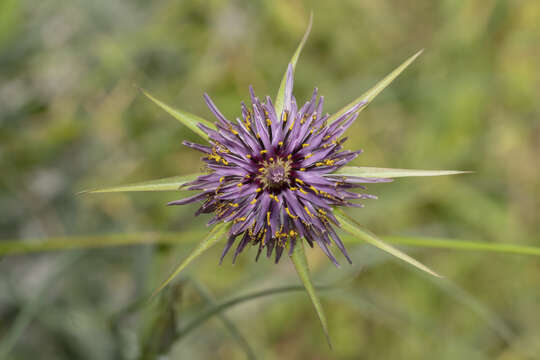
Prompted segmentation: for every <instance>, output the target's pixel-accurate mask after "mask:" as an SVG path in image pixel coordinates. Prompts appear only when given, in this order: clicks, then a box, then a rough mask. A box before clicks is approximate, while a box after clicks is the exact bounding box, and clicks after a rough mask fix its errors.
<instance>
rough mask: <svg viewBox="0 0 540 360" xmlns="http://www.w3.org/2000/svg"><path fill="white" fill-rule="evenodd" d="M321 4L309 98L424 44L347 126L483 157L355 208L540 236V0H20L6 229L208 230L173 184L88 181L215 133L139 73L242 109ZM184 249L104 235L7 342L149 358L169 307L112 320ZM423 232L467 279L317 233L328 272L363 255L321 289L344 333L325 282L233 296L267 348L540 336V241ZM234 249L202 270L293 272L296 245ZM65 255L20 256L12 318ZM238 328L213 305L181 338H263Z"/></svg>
mask: <svg viewBox="0 0 540 360" xmlns="http://www.w3.org/2000/svg"><path fill="white" fill-rule="evenodd" d="M311 10H313V12H314V25H313V29H312V32H311V36H310V39H309V40H308V42H307V43H306V46H305V48H304V50H303V53H302V56H301V58H300V60H299V62H298V67H297V69H296V72H295V74H296V83H295V94H296V97H297V98H298V99H301V100H303V99H305V98H307V96H309V95H310V93H311V90H312V88H313V87H314V86H317V87H319V90H320V92H321V93H322V94H324V95H325V100H326V110H327V111H329V112H333V111H337V110H338V109H340V108H341V107H342V106H344V105H345V104H347V103H349V102H350V101H352V100H353V99H354V98H356V97H357V96H359V95H360V94H361V93H362V92H363V91H365V90H366V89H368V88H369V87H371V86H372V85H374V84H375V83H376V82H377V81H378V80H380V78H381V77H382V76H384V75H385V74H387V73H388V72H389V71H390V70H392V69H393V68H394V67H395V66H397V65H398V64H400V63H401V62H402V61H403V59H405V58H407V57H408V56H410V54H411V53H413V52H414V51H416V50H417V49H420V48H425V49H426V50H425V52H424V53H423V54H422V56H421V57H420V58H419V59H418V60H417V61H416V62H415V63H414V64H413V65H412V66H411V67H409V68H408V69H407V70H406V71H405V72H404V73H403V74H402V75H401V76H400V78H398V79H397V80H396V81H395V82H394V83H393V84H392V85H391V86H390V87H389V88H387V89H386V90H385V91H384V92H383V93H382V94H381V95H379V97H377V99H376V100H375V101H374V102H373V103H372V104H370V106H369V107H368V108H366V110H365V111H363V112H362V114H361V116H360V117H359V119H358V121H357V122H356V123H355V124H354V125H353V126H352V127H351V129H350V131H349V135H350V136H349V141H348V143H347V145H348V147H350V148H362V149H364V150H365V153H364V154H363V155H362V156H361V157H360V158H358V159H357V160H355V164H353V165H356V166H379V167H395V168H423V169H466V170H473V171H475V173H474V174H472V175H467V176H460V177H455V178H454V177H453V178H428V179H403V180H398V181H395V182H394V183H392V184H378V185H372V186H370V187H369V189H370V192H371V193H373V194H376V195H378V196H379V200H376V201H370V202H368V203H367V204H366V208H365V209H359V210H357V211H352V212H351V214H352V215H353V216H354V217H355V218H356V219H358V220H359V221H360V222H361V223H362V224H365V225H366V226H367V227H368V228H369V229H371V230H372V231H373V232H375V233H376V234H378V235H400V236H403V235H405V236H410V237H417V236H423V237H436V238H438V237H442V238H455V239H477V240H480V241H484V242H493V243H497V244H501V245H502V244H503V243H504V244H510V245H520V244H521V245H523V244H528V245H535V246H538V245H540V236H539V234H540V222H539V221H538V209H539V208H540V173H539V172H538V170H537V166H535V164H537V163H538V161H537V153H538V152H539V151H540V122H539V121H538V119H539V115H540V104H539V102H538V99H539V98H540V88H539V85H538V84H540V72H539V71H538V62H539V60H540V30H539V27H538V23H540V3H538V2H536V1H524V2H518V1H503V0H487V1H478V0H476V1H469V2H452V1H443V2H432V1H428V0H421V1H405V2H394V1H387V0H382V1H377V2H373V1H367V0H360V1H356V0H355V1H349V0H347V1H342V2H339V4H338V3H334V2H328V1H323V0H313V1H285V0H277V1H271V2H270V1H249V2H248V1H240V0H238V1H223V0H215V1H206V2H205V1H176V0H161V1H157V2H140V1H136V2H128V1H115V2H109V1H104V0H96V1H91V2H87V1H82V0H75V1H71V2H65V1H59V0H50V1H47V2H39V3H36V2H32V1H28V0H27V1H9V0H4V1H0V170H1V174H2V176H1V177H0V238H1V239H16V238H20V239H26V238H47V237H61V236H64V235H66V234H96V233H120V232H128V233H140V232H154V233H155V232H178V231H181V232H185V236H186V237H190V241H191V240H192V239H191V237H192V236H193V235H192V234H194V233H197V232H198V231H202V229H204V223H205V220H206V219H202V218H201V219H199V218H196V219H193V216H192V213H193V212H194V207H190V206H186V207H181V208H180V207H175V208H167V207H165V206H164V204H165V203H166V202H167V201H170V200H174V197H173V198H172V199H171V194H170V193H152V194H114V195H103V196H95V197H76V196H74V194H75V193H76V192H78V191H80V190H82V189H85V188H93V187H98V186H104V185H108V184H116V183H127V182H137V181H142V180H145V179H152V178H165V177H169V176H178V175H184V174H189V173H193V172H197V171H199V170H200V163H199V154H197V153H195V152H193V151H191V150H188V149H187V148H185V147H183V146H182V145H181V141H182V140H183V139H186V138H187V139H190V140H192V141H198V139H197V137H196V135H194V134H192V133H190V131H189V130H188V129H186V128H184V127H182V126H181V125H179V124H178V123H177V122H176V121H175V120H174V119H172V118H170V116H169V115H167V114H166V113H164V112H162V111H161V110H160V109H158V108H157V107H156V106H155V105H154V104H152V103H151V102H149V101H148V100H147V99H145V98H144V97H143V96H140V95H139V93H138V91H137V89H136V88H135V87H134V86H132V85H133V84H136V85H138V86H141V87H143V88H145V89H147V90H148V91H150V92H151V93H152V94H154V95H155V96H156V97H157V98H159V99H161V100H163V101H164V102H166V103H167V104H170V105H173V106H175V107H178V108H181V109H184V110H186V111H189V112H192V113H194V114H197V115H201V116H203V117H206V118H210V117H211V115H210V112H209V110H207V109H206V107H205V105H204V101H203V100H202V93H203V92H204V91H207V92H208V93H209V94H210V95H211V96H212V97H213V99H214V101H215V102H216V104H217V105H218V106H219V107H220V108H221V109H222V111H223V113H224V114H225V115H226V116H229V117H235V116H237V114H238V113H239V112H238V110H239V102H240V100H242V99H244V100H246V99H247V98H248V92H247V87H248V85H249V84H253V86H254V87H255V91H256V92H257V94H259V95H266V94H268V95H271V96H272V95H274V94H275V92H276V91H277V88H278V86H279V82H280V80H281V76H282V74H283V71H284V70H285V66H286V64H287V62H288V61H289V59H290V56H291V54H292V52H293V51H294V49H295V47H296V46H297V44H298V41H299V40H300V38H301V37H302V34H303V31H304V30H305V25H306V23H307V21H308V18H309V13H310V11H311ZM505 246H506V245H505ZM348 247H349V248H353V249H354V248H355V247H354V245H353V244H348ZM186 250H187V248H184V247H178V249H177V248H176V247H171V246H170V245H164V244H162V245H157V246H153V247H133V248H119V249H106V250H96V251H93V252H89V253H88V254H87V256H86V257H85V261H84V262H80V263H75V264H74V265H73V266H72V267H71V268H70V271H69V273H66V274H65V275H64V276H62V279H61V280H58V284H57V285H58V286H55V287H52V288H51V289H50V293H51V294H49V296H50V301H48V302H47V303H46V304H45V305H44V307H41V308H40V311H39V312H38V313H37V314H36V316H35V318H34V320H33V321H32V322H31V323H30V324H29V326H28V327H27V328H26V331H24V333H23V334H22V336H21V337H20V338H19V341H18V342H17V343H16V344H15V346H14V347H13V349H12V352H11V353H10V355H9V358H10V359H11V358H14V359H27V358H28V359H29V358H35V356H36V354H39V355H40V358H43V359H122V358H124V359H135V358H138V357H140V356H141V353H140V351H141V349H140V344H141V341H142V340H141V339H144V338H145V336H146V335H145V334H146V333H145V331H147V330H146V329H148V328H149V327H151V324H152V323H153V322H152V319H153V318H155V317H157V316H159V315H160V314H161V313H162V311H165V308H163V309H162V308H160V307H156V306H148V307H143V308H140V309H138V310H137V311H136V312H134V313H131V314H128V315H126V316H123V317H122V318H121V319H119V320H118V321H117V323H116V324H115V329H116V330H114V331H113V330H112V329H111V328H110V327H109V326H108V325H107V324H108V321H109V319H110V317H111V316H112V315H113V314H116V313H117V312H118V311H120V310H121V309H123V308H125V307H126V306H128V304H130V303H131V301H133V300H134V299H137V298H140V297H142V296H143V295H144V294H148V293H149V292H150V291H151V290H153V289H155V287H156V286H157V285H158V284H159V281H162V280H163V278H164V277H165V276H166V274H167V273H168V271H170V269H171V268H172V267H173V265H174V264H176V263H177V262H178V259H179V257H182V256H183V255H185V253H186ZM413 250H414V249H410V250H409V252H411V253H412V255H414V257H415V258H418V259H419V260H421V261H422V262H423V263H425V264H426V265H428V266H430V267H431V268H434V269H436V270H437V271H438V272H439V273H441V274H444V275H445V278H446V279H447V280H451V281H452V283H453V284H455V286H456V287H455V288H454V287H449V288H446V289H445V290H444V291H443V290H441V288H440V287H438V286H434V284H433V283H431V282H430V281H429V280H426V278H424V277H422V276H419V275H418V273H417V272H414V271H412V272H408V271H403V270H404V269H406V268H405V267H402V266H400V265H399V264H397V263H394V262H387V261H386V259H387V258H386V257H383V258H380V256H381V255H380V254H379V253H377V252H373V251H372V250H369V249H367V248H365V247H359V248H358V251H353V255H354V256H353V260H354V263H355V265H354V266H353V267H352V268H351V267H349V268H347V267H345V266H344V267H343V268H342V269H341V270H337V269H333V268H332V267H331V266H329V264H328V261H327V259H325V258H324V256H323V255H321V254H319V253H318V252H315V251H313V252H309V260H310V265H311V267H312V269H313V270H314V272H315V281H316V282H317V279H318V278H319V277H332V276H338V275H340V274H343V273H344V272H346V271H349V270H346V269H350V270H351V271H359V269H363V270H362V272H361V273H360V276H358V277H357V278H356V279H355V280H354V281H353V282H352V284H351V285H350V286H349V287H346V288H345V289H344V290H343V291H344V294H343V295H335V296H332V297H328V298H323V299H322V300H323V306H324V307H325V311H326V315H327V318H328V322H329V330H330V333H331V334H332V339H333V345H334V352H332V353H331V352H329V350H328V349H327V348H326V344H324V341H323V338H322V335H321V333H320V328H319V324H318V323H317V320H316V319H314V316H313V311H312V308H311V305H310V303H309V300H308V299H307V298H306V297H305V294H302V293H298V294H296V295H285V296H280V297H279V299H277V298H276V299H274V298H268V299H261V300H257V301H253V302H250V303H246V304H243V305H241V306H238V307H236V308H234V309H231V310H230V311H228V312H227V315H228V316H229V319H230V320H231V321H232V322H234V323H235V325H236V326H237V327H238V329H239V331H240V332H241V333H242V335H243V336H245V337H246V339H247V340H248V341H249V343H250V345H251V346H253V347H254V348H255V349H256V351H257V355H258V357H259V358H264V359H274V358H285V359H295V358H309V359H324V358H344V359H357V358H366V359H380V358H399V359H432V358H434V357H435V358H438V359H455V358H466V359H502V360H507V359H523V358H534V355H535V354H538V353H540V343H538V341H537V339H538V338H539V336H540V326H539V325H538V324H540V317H539V315H538V311H537V309H538V302H539V301H540V295H539V292H538V286H537V284H538V283H539V281H540V275H539V274H540V272H539V271H538V260H537V259H536V257H518V256H506V255H500V254H488V253H463V252H448V251H446V250H437V249H424V250H419V249H416V250H414V251H413ZM219 253H220V249H217V248H216V249H212V250H210V252H209V253H208V254H207V255H205V256H204V257H202V258H201V260H200V262H199V263H197V264H193V267H192V268H190V270H188V271H189V274H190V275H191V276H196V277H197V278H198V280H199V281H201V282H202V283H204V284H206V285H207V286H208V287H209V288H211V289H212V290H213V292H214V293H215V296H216V298H217V299H218V300H219V299H222V298H223V297H233V295H234V294H236V292H237V291H240V290H243V291H244V290H245V291H247V290H261V289H264V288H267V287H271V286H285V285H290V284H291V282H289V278H291V277H292V275H294V269H293V268H292V266H291V265H290V264H287V262H283V263H282V264H281V265H279V266H273V265H271V264H269V263H268V262H267V261H263V260H261V261H259V263H258V264H254V263H253V262H252V259H251V255H252V254H244V256H242V257H241V258H240V259H239V261H238V263H237V264H236V265H235V266H234V267H233V266H231V265H229V264H228V263H224V265H222V266H217V258H218V257H219ZM253 256H254V254H253ZM377 259H379V260H380V261H375V260H377ZM61 264H62V259H61V258H59V257H57V256H55V255H54V254H44V255H38V254H35V255H27V256H23V257H4V258H2V259H1V261H0V339H3V338H5V336H7V335H6V334H9V332H10V331H12V329H13V326H16V325H15V324H16V318H17V316H18V315H19V314H21V313H22V312H23V311H24V310H23V309H24V304H27V303H28V301H29V300H30V299H32V298H34V297H35V296H36V294H38V293H39V289H40V285H41V284H43V283H44V282H45V281H46V279H47V278H48V275H52V274H54V271H55V269H57V268H58V267H59V266H60V265H61ZM6 284H12V286H8V285H6ZM294 284H297V283H294ZM182 289H183V290H182V292H181V293H182V296H178V297H175V296H171V297H170V298H169V299H170V300H169V302H168V305H167V307H166V308H167V309H168V310H167V311H169V313H168V314H169V316H171V315H170V314H173V315H174V316H175V317H177V320H178V323H179V324H185V322H183V320H184V318H185V317H192V316H194V314H195V312H196V311H195V310H197V311H199V310H202V307H204V304H205V301H204V299H202V298H201V296H200V295H198V294H197V292H196V291H195V290H194V289H193V288H190V286H189V285H182ZM463 292H464V293H467V294H468V295H470V296H471V298H472V299H474V301H475V303H474V304H480V305H482V306H483V307H484V308H485V309H488V310H489V314H495V315H496V316H497V319H499V320H498V321H499V322H502V323H503V324H504V326H505V328H508V329H510V330H511V332H512V334H513V335H512V336H511V337H510V338H508V337H501V336H500V333H498V332H497V331H494V330H493V327H492V323H490V322H489V321H488V320H486V317H482V316H474V314H475V312H474V310H473V308H474V306H473V307H471V306H469V305H467V303H468V304H472V303H471V302H465V303H464V302H459V301H456V300H455V299H456V297H459V296H460V294H463ZM452 294H453V295H454V296H453V295H452ZM173 300H174V302H173ZM226 331H227V330H226V329H224V328H223V327H222V326H221V324H220V323H219V321H218V319H217V318H216V319H212V320H211V321H209V322H207V323H205V324H204V325H203V326H202V327H201V328H199V329H198V330H197V331H195V332H194V333H193V334H192V336H189V337H187V338H186V339H184V340H183V341H182V342H181V343H180V344H179V346H174V344H170V348H168V349H167V351H168V353H169V354H170V355H171V358H175V357H182V358H192V359H205V358H223V359H236V358H243V357H244V356H245V355H244V352H243V350H242V348H241V347H240V346H238V344H237V342H236V341H235V340H234V338H232V337H230V336H225V334H226ZM531 354H532V355H531Z"/></svg>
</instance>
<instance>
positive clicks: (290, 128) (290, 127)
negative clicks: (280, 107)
mask: <svg viewBox="0 0 540 360" xmlns="http://www.w3.org/2000/svg"><path fill="white" fill-rule="evenodd" d="M293 126H294V120H293V121H292V124H291V126H289V130H292V128H293Z"/></svg>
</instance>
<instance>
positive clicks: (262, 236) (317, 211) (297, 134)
mask: <svg viewBox="0 0 540 360" xmlns="http://www.w3.org/2000/svg"><path fill="white" fill-rule="evenodd" d="M292 88H293V68H292V65H290V64H289V67H288V70H287V81H286V86H285V99H284V105H283V111H282V112H281V113H280V114H276V110H275V108H274V105H273V104H272V101H271V99H270V97H268V96H267V97H266V98H265V100H264V101H261V100H259V99H258V98H257V97H256V96H255V94H254V92H253V88H251V87H250V95H251V106H249V107H248V106H246V105H245V104H244V103H242V119H239V118H237V119H236V121H230V120H228V119H227V118H225V116H223V114H222V113H221V112H220V111H219V110H218V108H217V107H216V106H215V105H214V103H213V102H212V100H211V99H210V97H209V96H208V95H206V94H205V95H204V99H205V101H206V103H207V104H208V107H209V108H210V110H211V111H212V112H213V114H214V115H215V116H216V118H217V120H218V121H217V122H216V130H214V129H211V128H209V127H207V126H205V125H203V124H200V123H199V124H198V127H199V128H200V129H201V130H202V131H204V132H205V133H206V134H207V135H208V137H209V142H210V145H200V144H195V143H191V142H188V141H184V142H183V143H184V145H186V146H189V147H191V148H193V149H196V150H198V151H201V152H203V153H204V154H205V156H204V157H203V161H204V162H205V163H206V166H207V168H208V174H205V175H202V176H199V177H198V178H197V179H196V180H195V181H192V182H190V183H187V184H186V185H185V186H187V187H188V189H189V190H199V191H202V192H200V193H198V194H197V195H194V196H191V197H189V198H186V199H182V200H178V201H173V202H170V203H169V205H183V204H188V203H192V202H195V201H201V202H202V206H201V207H200V208H199V210H198V211H197V212H196V215H199V214H202V213H214V218H213V219H212V220H210V222H209V223H208V225H213V224H216V223H219V222H227V223H230V224H231V227H230V230H229V238H228V241H227V244H226V245H225V248H224V249H223V253H222V255H221V259H220V262H221V261H222V260H223V258H224V256H225V255H226V254H227V252H228V251H229V250H230V249H231V247H232V246H233V245H234V243H235V242H236V243H237V244H236V249H235V251H234V255H233V263H234V262H235V260H236V258H237V256H238V254H240V252H242V250H244V249H245V248H246V247H247V246H248V245H253V246H257V247H258V252H257V256H256V260H257V259H258V258H259V256H260V254H261V252H263V251H266V255H267V257H270V256H271V255H272V253H275V262H276V263H277V262H279V259H280V258H281V256H282V254H283V251H284V250H285V249H286V248H287V247H289V253H292V251H293V249H294V246H295V245H296V243H297V241H301V239H305V241H306V242H307V243H308V244H309V245H310V246H311V247H313V243H317V245H318V246H319V247H320V248H321V249H322V251H323V252H324V253H325V254H326V255H327V256H328V257H329V258H330V260H332V262H333V263H334V264H336V265H339V264H338V262H337V260H336V258H335V257H334V255H333V254H332V251H331V249H330V248H331V245H332V244H335V245H336V246H337V247H338V248H339V250H340V251H341V252H342V253H343V255H344V256H345V258H346V259H347V261H349V263H352V262H351V259H350V257H349V255H348V254H347V251H346V249H345V247H344V246H343V243H342V241H341V240H340V238H339V236H338V235H337V233H336V231H335V230H334V227H333V226H334V225H336V226H338V227H339V226H340V224H339V222H338V220H337V219H336V218H335V217H334V215H333V207H335V206H361V205H358V204H354V203H352V202H351V200H356V199H366V198H374V196H372V195H367V194H358V193H354V192H351V189H353V188H361V189H365V188H364V187H363V186H362V185H361V183H370V182H383V181H390V180H389V179H380V178H361V177H353V176H347V177H343V176H340V175H332V173H333V172H335V171H336V170H337V169H339V168H341V167H343V166H344V165H345V164H347V163H348V162H349V161H351V160H352V159H354V158H356V157H357V156H358V155H359V154H360V153H361V151H350V150H343V143H344V142H345V141H346V139H347V138H345V137H342V136H343V133H344V132H345V131H346V130H347V128H348V127H349V126H350V125H351V124H352V123H353V122H354V121H355V120H356V118H357V116H358V110H359V109H360V108H361V107H362V106H364V105H366V102H359V103H357V104H356V105H354V106H352V107H350V108H349V110H348V111H346V112H345V113H343V114H342V115H341V116H339V117H338V118H337V119H336V120H335V121H334V122H332V123H328V122H327V119H328V118H329V115H328V114H326V115H325V114H323V103H324V98H323V97H322V96H321V97H318V95H317V89H315V90H314V92H313V95H312V97H311V99H310V100H309V101H307V102H306V103H305V104H304V105H303V106H302V107H298V105H297V103H296V99H295V98H294V96H293V95H292Z"/></svg>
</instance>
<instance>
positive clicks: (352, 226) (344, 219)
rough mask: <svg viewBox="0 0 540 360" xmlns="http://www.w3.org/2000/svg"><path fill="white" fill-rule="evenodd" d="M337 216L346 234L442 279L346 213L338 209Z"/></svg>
mask: <svg viewBox="0 0 540 360" xmlns="http://www.w3.org/2000/svg"><path fill="white" fill-rule="evenodd" d="M335 216H336V218H337V219H338V220H339V222H340V223H341V228H342V229H343V230H344V231H345V232H348V233H349V234H351V235H354V236H356V237H357V238H359V239H361V240H364V241H365V242H367V243H369V244H371V245H373V246H375V247H377V248H379V249H381V250H383V251H385V252H387V253H389V254H390V255H393V256H395V257H397V258H398V259H401V260H403V261H405V262H407V263H409V264H411V265H412V266H414V267H416V268H418V269H420V270H422V271H425V272H427V273H428V274H431V275H433V276H436V277H441V276H440V275H439V274H437V273H436V272H435V271H433V270H431V269H430V268H428V267H427V266H425V265H424V264H422V263H420V262H419V261H417V260H415V259H413V258H412V257H410V256H409V255H407V254H405V253H403V252H402V251H401V250H399V249H396V248H395V247H393V246H392V245H389V244H387V243H385V242H384V241H382V240H380V239H379V238H377V237H376V236H375V235H373V234H372V233H370V232H369V231H366V230H364V229H362V228H361V227H360V226H359V225H358V224H357V223H356V222H355V221H354V220H353V219H351V218H350V217H349V216H347V215H345V213H343V212H342V211H340V210H337V209H336V210H335Z"/></svg>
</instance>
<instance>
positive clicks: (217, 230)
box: [150, 223, 230, 298]
mask: <svg viewBox="0 0 540 360" xmlns="http://www.w3.org/2000/svg"><path fill="white" fill-rule="evenodd" d="M229 227H230V224H225V223H221V224H218V225H216V226H214V228H213V229H212V230H211V231H210V232H209V233H208V235H207V236H206V238H204V239H203V240H202V241H201V242H200V243H199V244H197V246H196V247H195V249H193V251H192V252H191V253H190V254H189V255H188V257H187V258H185V259H184V260H182V262H181V263H180V264H179V265H178V266H177V267H176V270H174V271H173V273H172V274H171V275H170V276H169V277H168V278H167V280H165V281H164V282H163V283H162V284H161V285H160V286H159V287H158V288H157V289H156V290H155V291H154V293H153V294H152V296H151V297H150V298H153V297H154V296H155V295H156V294H157V293H159V292H160V291H161V290H163V288H164V287H165V286H167V285H168V284H169V283H170V282H171V281H172V280H173V279H174V278H175V277H176V276H177V275H178V274H179V273H180V272H181V271H182V270H184V269H185V268H186V267H187V266H188V265H189V264H191V262H192V261H193V260H195V259H196V258H198V257H199V256H201V255H202V254H203V253H204V252H205V251H206V250H208V249H210V248H211V247H212V246H214V245H215V244H217V242H218V241H219V240H221V238H222V237H223V235H225V233H226V232H227V230H228V229H229Z"/></svg>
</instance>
